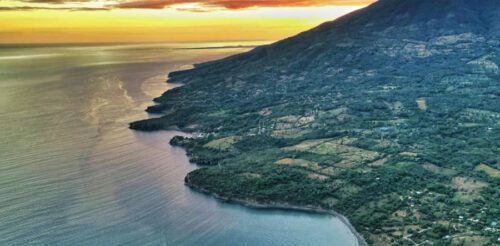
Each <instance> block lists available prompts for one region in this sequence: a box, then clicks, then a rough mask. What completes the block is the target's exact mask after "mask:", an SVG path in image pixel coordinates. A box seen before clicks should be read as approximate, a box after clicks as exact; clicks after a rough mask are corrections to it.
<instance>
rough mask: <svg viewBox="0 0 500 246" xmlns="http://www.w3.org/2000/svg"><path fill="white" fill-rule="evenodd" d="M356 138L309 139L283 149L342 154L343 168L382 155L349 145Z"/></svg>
mask: <svg viewBox="0 0 500 246" xmlns="http://www.w3.org/2000/svg"><path fill="white" fill-rule="evenodd" d="M355 140H356V139H354V138H341V139H316V140H308V141H304V142H301V143H299V144H297V145H294V146H291V147H287V148H284V149H283V150H285V151H300V152H308V153H313V154H318V155H335V156H340V157H341V159H342V161H341V162H340V163H338V165H339V167H343V168H350V167H353V166H354V165H357V164H360V163H364V162H367V161H373V160H376V159H377V158H379V157H380V153H378V152H375V151H370V150H365V149H361V148H357V147H353V146H348V144H351V143H352V142H354V141H355Z"/></svg>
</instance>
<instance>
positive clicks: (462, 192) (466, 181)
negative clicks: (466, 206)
mask: <svg viewBox="0 0 500 246" xmlns="http://www.w3.org/2000/svg"><path fill="white" fill-rule="evenodd" d="M452 184H453V186H454V187H455V188H457V189H458V191H457V192H456V194H455V198H456V199H458V200H461V201H464V202H471V201H474V199H477V198H480V197H481V194H480V193H479V191H480V190H481V188H484V187H486V186H488V184H487V183H485V182H481V181H477V180H475V179H472V178H467V177H454V178H453V180H452Z"/></svg>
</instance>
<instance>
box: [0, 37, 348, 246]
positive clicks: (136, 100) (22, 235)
mask: <svg viewBox="0 0 500 246" xmlns="http://www.w3.org/2000/svg"><path fill="white" fill-rule="evenodd" d="M218 45H224V46H225V45H230V44H197V45H194V46H218ZM192 46H193V45H190V46H189V47H192ZM178 47H180V46H179V45H158V44H154V45H151V44H150V45H114V46H60V47H56V46H51V47H43V46H39V47H0V218H1V219H0V245H287V246H288V245H338V246H348V245H354V244H355V238H354V236H353V235H352V234H351V233H350V231H349V229H348V228H347V227H346V226H345V225H344V224H343V223H342V222H341V221H340V220H339V219H337V218H334V217H331V216H325V215H317V214H308V213H301V212H292V211H279V210H254V209H248V208H244V207H242V206H239V205H235V204H227V203H222V202H219V201H216V200H215V199H213V198H211V197H209V196H206V195H203V194H199V193H196V192H193V191H191V190H190V189H189V188H187V187H185V186H184V181H183V179H184V176H185V175H186V174H187V173H188V172H190V171H192V170H194V169H195V168H196V166H195V165H192V164H189V162H188V159H187V157H186V156H185V152H184V151H183V150H182V149H179V148H174V147H171V146H170V145H169V144H168V142H169V139H170V138H171V137H173V136H175V135H179V134H182V133H178V132H166V131H164V132H156V133H142V132H134V131H131V130H129V129H128V128H127V125H128V123H129V122H131V121H134V120H138V119H143V118H146V117H148V116H147V115H146V113H145V112H144V109H145V108H146V107H147V106H148V105H151V100H152V99H153V98H154V97H156V96H159V95H161V93H163V92H164V91H165V90H167V89H169V88H172V87H174V86H175V85H168V84H166V83H164V81H165V79H166V74H167V73H168V72H169V71H173V70H178V69H182V68H187V67H189V65H190V64H192V63H195V62H199V61H205V60H211V59H215V58H220V57H223V56H227V55H229V54H234V53H238V52H242V51H245V50H246V49H243V48H231V49H176V48H178ZM186 47H187V46H186Z"/></svg>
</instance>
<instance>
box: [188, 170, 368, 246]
mask: <svg viewBox="0 0 500 246" xmlns="http://www.w3.org/2000/svg"><path fill="white" fill-rule="evenodd" d="M185 184H186V186H188V187H189V188H191V189H192V190H194V191H197V192H201V193H204V194H207V195H209V196H212V197H214V198H216V199H219V200H221V201H224V202H229V203H237V204H240V205H242V206H245V207H249V208H254V209H282V210H293V211H302V212H308V213H319V214H328V215H332V216H335V217H337V218H339V219H340V220H341V221H342V223H344V224H345V225H346V226H347V227H348V228H349V230H350V231H351V233H352V234H353V235H354V237H355V238H356V244H357V245H358V246H367V245H368V244H367V243H366V241H365V239H364V238H363V236H362V235H361V234H360V233H358V232H357V231H356V228H354V226H353V225H352V224H351V222H350V221H349V219H348V218H347V217H345V216H344V215H342V214H339V213H337V212H336V211H333V210H327V209H323V208H319V207H315V206H297V205H293V204H288V203H279V202H270V203H262V202H258V201H255V200H252V199H250V198H248V199H238V198H231V197H226V196H222V195H219V194H217V193H215V192H213V191H210V190H208V189H206V188H203V187H200V186H197V185H196V184H193V183H192V182H190V181H189V176H187V177H186V179H185Z"/></svg>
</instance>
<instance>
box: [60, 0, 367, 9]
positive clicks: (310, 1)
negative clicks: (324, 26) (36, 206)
mask: <svg viewBox="0 0 500 246" xmlns="http://www.w3.org/2000/svg"><path fill="white" fill-rule="evenodd" d="M56 1H57V0H56ZM374 1H375V0H239V1H237V0H132V1H126V2H121V3H118V4H116V5H114V7H116V8H144V9H162V8H165V7H169V6H172V5H177V4H185V3H197V4H200V5H201V6H204V7H222V8H226V9H244V8H252V7H308V6H333V5H338V6H357V5H367V4H370V3H372V2H374Z"/></svg>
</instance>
